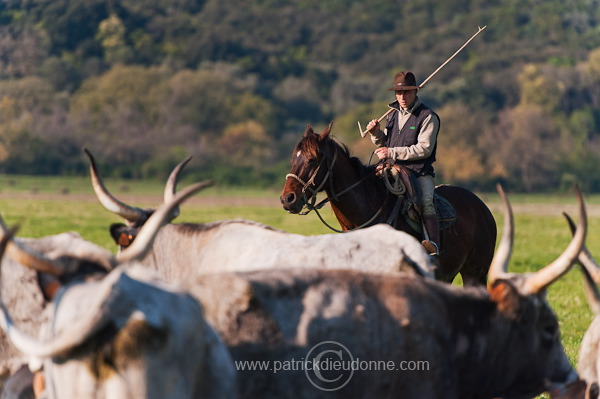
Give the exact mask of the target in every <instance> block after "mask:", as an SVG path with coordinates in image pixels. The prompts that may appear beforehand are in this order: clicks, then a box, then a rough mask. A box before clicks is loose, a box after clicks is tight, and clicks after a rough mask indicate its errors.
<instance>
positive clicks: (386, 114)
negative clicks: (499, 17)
mask: <svg viewBox="0 0 600 399" xmlns="http://www.w3.org/2000/svg"><path fill="white" fill-rule="evenodd" d="M478 28H479V29H478V30H477V32H475V34H474V35H473V36H471V38H470V39H469V40H467V41H466V42H465V44H463V45H462V46H461V47H460V48H459V49H458V50H456V52H455V53H454V54H452V55H451V56H450V58H448V59H447V60H446V61H445V62H444V63H443V64H442V65H440V66H439V67H438V69H436V70H435V71H433V73H432V74H431V75H429V76H428V77H427V79H425V80H424V81H423V83H421V84H420V85H419V88H420V89H421V88H423V86H425V84H426V83H427V82H429V80H430V79H431V78H433V77H434V76H435V74H436V73H438V72H439V71H440V69H442V68H443V67H444V66H446V64H447V63H449V62H450V61H451V60H452V59H453V58H454V57H456V55H457V54H458V53H460V52H461V51H462V49H464V48H465V47H467V44H469V43H471V40H473V39H475V37H476V36H477V35H478V34H480V33H481V32H482V31H483V30H484V29H485V28H487V25H486V26H484V27H483V28H482V27H480V26H479V27H478ZM393 110H394V109H393V108H390V109H389V110H388V111H387V112H386V113H385V114H383V115H381V117H380V118H379V119H377V121H378V122H381V121H382V120H383V118H385V117H386V116H388V114H389V113H390V112H392V111H393ZM358 131H359V132H360V136H361V137H365V136H366V135H367V131H366V129H365V130H364V131H363V130H362V127H361V126H360V122H358Z"/></svg>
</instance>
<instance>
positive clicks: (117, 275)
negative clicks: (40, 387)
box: [0, 184, 206, 398]
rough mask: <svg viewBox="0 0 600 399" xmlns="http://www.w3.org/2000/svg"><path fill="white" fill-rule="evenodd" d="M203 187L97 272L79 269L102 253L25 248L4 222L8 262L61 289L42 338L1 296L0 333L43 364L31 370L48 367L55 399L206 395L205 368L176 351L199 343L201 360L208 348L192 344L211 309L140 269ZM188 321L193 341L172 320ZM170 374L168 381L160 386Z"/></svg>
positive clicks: (0, 227) (0, 243)
mask: <svg viewBox="0 0 600 399" xmlns="http://www.w3.org/2000/svg"><path fill="white" fill-rule="evenodd" d="M202 187H203V185H202V184H196V185H193V186H191V187H188V188H187V189H185V190H183V191H181V192H180V193H178V194H177V195H176V196H175V197H174V198H173V200H172V201H170V202H169V203H166V204H164V205H163V206H161V207H159V208H158V209H157V210H156V211H155V212H154V213H153V215H152V216H151V217H150V218H149V219H148V220H147V221H146V223H145V224H144V226H143V228H142V229H140V232H139V235H138V239H137V240H136V241H135V243H134V244H133V245H131V246H130V247H129V248H127V249H126V250H124V251H122V252H121V253H119V254H118V255H117V256H113V255H112V254H110V252H108V251H106V253H105V255H106V258H105V259H102V260H99V261H98V263H97V264H95V266H96V268H95V270H94V271H93V272H91V271H88V272H85V271H83V270H81V268H78V267H77V265H80V266H81V265H88V266H89V265H90V264H94V262H95V261H94V260H93V259H94V258H98V256H99V255H98V253H97V252H94V253H91V254H90V253H87V252H85V251H80V252H78V253H77V254H74V253H73V252H71V253H70V255H69V256H58V257H56V254H57V253H61V252H65V249H64V248H45V249H44V248H42V247H40V246H38V247H37V249H32V248H30V247H28V246H27V242H26V241H23V240H19V241H13V240H12V235H13V234H14V229H8V228H6V225H5V224H4V222H3V221H2V220H1V219H0V233H1V234H0V238H1V240H0V255H2V254H3V253H4V250H5V248H8V249H7V252H8V253H9V255H10V258H11V259H13V261H16V262H18V263H21V264H22V265H23V266H25V267H28V268H31V269H33V270H35V271H36V272H37V273H38V274H40V275H41V276H44V279H45V281H46V283H47V284H48V285H50V284H52V285H55V288H54V290H53V296H52V298H50V299H51V302H50V303H49V304H48V305H47V306H46V309H45V311H44V312H45V313H46V316H47V320H48V322H47V323H45V324H43V326H42V331H43V332H44V334H43V335H44V336H45V339H44V340H43V341H40V340H37V339H33V338H31V337H30V336H28V335H27V334H26V333H24V332H22V331H21V330H20V329H19V327H18V326H16V325H15V324H14V322H13V319H12V317H10V316H9V314H8V308H9V306H7V305H6V304H4V303H3V302H2V301H1V299H0V326H1V327H2V328H3V329H4V331H5V333H6V335H7V336H8V338H9V340H10V341H11V343H12V344H13V345H14V346H15V347H16V348H17V349H18V350H19V351H21V352H22V353H23V354H25V355H27V356H28V357H29V358H31V359H34V361H33V362H32V363H30V365H31V367H32V368H33V369H34V370H36V371H37V370H39V369H41V368H42V365H43V373H44V377H45V378H44V379H45V381H46V387H49V389H47V390H46V391H47V395H48V397H50V398H55V397H60V398H75V397H79V398H85V397H89V398H92V397H94V398H98V397H107V398H108V397H152V395H154V394H156V395H158V396H160V397H170V396H173V395H174V396H176V397H184V392H187V393H188V394H190V392H192V393H193V392H194V390H195V389H196V388H197V387H196V385H195V382H194V378H193V377H194V376H195V373H197V372H198V367H199V366H198V364H197V363H196V361H195V360H194V361H192V360H190V359H185V358H184V357H185V356H180V357H181V358H177V356H176V355H174V353H179V354H182V353H183V354H185V353H186V350H185V346H186V345H187V344H188V343H190V342H191V343H192V344H191V345H192V346H194V348H195V349H190V350H192V351H197V352H198V354H202V353H204V351H205V350H206V348H204V347H203V346H202V344H201V343H198V342H199V341H197V340H195V338H193V336H195V335H196V334H198V333H199V332H200V333H202V331H199V329H200V330H202V323H201V322H202V321H203V319H202V310H201V308H200V306H199V305H198V303H197V302H196V301H195V300H193V299H192V298H191V297H190V296H189V295H187V294H184V293H181V292H178V291H176V290H173V291H172V290H171V289H167V288H166V286H163V285H161V284H157V283H155V281H154V280H153V277H152V276H148V273H150V272H149V271H148V270H147V268H144V267H141V266H139V267H137V266H136V264H135V262H136V261H137V260H139V259H142V258H143V257H144V256H145V255H146V253H147V252H148V250H149V249H150V247H151V246H152V243H153V240H154V238H155V237H156V234H157V232H158V230H159V228H160V227H161V226H162V225H164V224H165V223H166V221H168V220H169V217H170V215H171V214H172V211H173V209H174V208H175V207H177V206H179V204H180V203H181V202H182V201H183V200H185V199H186V198H188V197H189V196H190V195H192V194H193V193H195V192H197V191H198V190H199V189H201V188H202ZM66 244H67V245H68V243H66ZM90 244H91V243H90ZM44 245H45V246H47V245H48V243H46V242H45V244H44ZM38 251H40V252H38ZM67 251H69V250H67ZM106 265H108V267H107V266H106ZM90 270H91V269H90ZM99 271H103V272H99ZM73 275H77V276H78V278H77V279H76V281H74V280H73V279H72V278H71V279H70V280H69V282H67V283H65V281H66V279H67V278H68V277H69V276H73ZM170 306H172V308H170ZM180 312H181V313H180ZM182 314H183V315H185V316H186V317H188V316H189V317H190V319H189V321H187V320H185V321H184V324H186V327H185V330H186V331H188V334H187V335H185V336H173V334H178V333H179V331H180V328H179V327H177V326H175V327H173V325H174V324H173V323H176V322H177V320H176V318H177V317H180V316H181V315H182ZM193 342H196V344H193ZM37 359H39V361H38V360H37ZM194 359H197V358H194ZM178 362H181V365H182V367H179V366H177V363H178ZM168 364H171V366H169V365H168ZM170 368H171V369H172V371H171V370H169V369H170ZM188 369H189V370H188ZM165 372H166V374H165ZM165 376H166V378H169V379H170V380H169V382H168V383H165V382H164V381H163V383H162V384H158V385H156V381H160V379H161V378H164V377H165ZM90 387H93V389H90ZM153 387H154V390H153V389H152V388H153ZM156 387H158V388H156ZM159 388H160V389H164V390H166V391H164V392H162V391H159V390H158V389H159ZM188 391H189V392H188ZM161 392H162V393H161ZM185 397H188V396H185ZM189 397H191V394H190V396H189Z"/></svg>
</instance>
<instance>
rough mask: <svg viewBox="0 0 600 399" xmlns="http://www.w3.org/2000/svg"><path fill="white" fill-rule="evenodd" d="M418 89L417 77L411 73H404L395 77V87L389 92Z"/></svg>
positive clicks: (399, 73)
mask: <svg viewBox="0 0 600 399" xmlns="http://www.w3.org/2000/svg"><path fill="white" fill-rule="evenodd" d="M418 88H419V86H418V85H417V79H416V78H415V75H414V74H413V73H412V72H409V71H402V72H398V73H397V74H396V76H394V87H391V88H389V89H388V90H393V91H397V90H414V89H418Z"/></svg>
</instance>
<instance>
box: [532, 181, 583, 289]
mask: <svg viewBox="0 0 600 399" xmlns="http://www.w3.org/2000/svg"><path fill="white" fill-rule="evenodd" d="M575 192H576V194H577V201H578V203H579V224H578V225H577V229H576V230H575V234H574V235H573V238H572V239H571V242H570V243H569V246H568V247H567V248H566V249H565V250H564V251H563V253H562V254H561V255H560V256H559V257H558V258H557V259H556V260H555V261H554V262H552V263H550V264H549V265H547V266H545V267H544V268H543V269H541V270H538V271H537V272H536V273H534V274H531V275H528V276H527V278H526V281H525V287H524V288H525V292H526V293H530V294H535V293H538V292H540V291H542V290H544V289H545V288H546V287H548V286H549V285H550V284H552V283H553V282H554V281H556V279H558V278H559V277H560V276H562V275H563V274H565V273H566V272H567V271H569V269H570V268H571V266H572V265H573V263H574V262H575V261H576V260H577V258H578V256H579V253H580V252H581V249H582V248H583V245H584V244H585V238H586V235H587V212H586V209H585V203H584V201H583V195H582V194H581V191H580V190H579V187H578V186H575Z"/></svg>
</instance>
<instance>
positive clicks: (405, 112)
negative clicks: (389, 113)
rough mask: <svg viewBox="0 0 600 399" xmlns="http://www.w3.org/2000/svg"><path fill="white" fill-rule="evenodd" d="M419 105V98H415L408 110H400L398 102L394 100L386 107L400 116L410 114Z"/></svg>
mask: <svg viewBox="0 0 600 399" xmlns="http://www.w3.org/2000/svg"><path fill="white" fill-rule="evenodd" d="M419 105H421V99H420V98H419V96H417V97H416V98H415V101H413V103H412V104H411V106H410V107H408V108H400V103H399V102H398V100H396V101H394V102H392V103H389V104H388V107H390V108H393V109H395V110H396V111H398V112H400V113H401V114H402V115H406V114H412V113H413V111H414V110H415V109H417V108H418V107H419Z"/></svg>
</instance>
